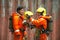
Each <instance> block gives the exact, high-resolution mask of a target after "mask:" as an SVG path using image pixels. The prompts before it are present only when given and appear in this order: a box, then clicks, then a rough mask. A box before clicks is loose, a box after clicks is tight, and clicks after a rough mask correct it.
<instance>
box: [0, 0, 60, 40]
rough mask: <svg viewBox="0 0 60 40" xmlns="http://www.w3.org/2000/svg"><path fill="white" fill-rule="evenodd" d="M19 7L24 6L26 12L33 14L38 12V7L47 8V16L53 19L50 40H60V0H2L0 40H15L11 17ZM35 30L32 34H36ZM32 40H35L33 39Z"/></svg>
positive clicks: (0, 1)
mask: <svg viewBox="0 0 60 40" xmlns="http://www.w3.org/2000/svg"><path fill="white" fill-rule="evenodd" d="M19 5H22V6H24V7H25V10H27V9H28V10H30V11H32V12H33V13H35V12H36V9H37V8H38V7H40V6H43V7H45V8H46V9H47V14H50V15H52V17H53V32H51V33H50V35H49V37H48V39H49V40H60V0H0V40H13V36H12V34H11V32H10V31H9V17H10V15H11V14H12V12H16V8H17V7H18V6H19ZM34 30H35V29H33V30H32V31H33V32H32V31H31V32H30V33H31V34H32V33H34ZM28 33H29V32H28ZM31 34H30V35H31ZM31 37H32V36H31ZM29 39H30V38H29ZM30 40H34V39H33V37H32V38H31V39H30Z"/></svg>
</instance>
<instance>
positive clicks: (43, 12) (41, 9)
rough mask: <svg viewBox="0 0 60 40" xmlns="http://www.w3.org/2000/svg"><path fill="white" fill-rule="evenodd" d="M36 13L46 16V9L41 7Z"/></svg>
mask: <svg viewBox="0 0 60 40" xmlns="http://www.w3.org/2000/svg"><path fill="white" fill-rule="evenodd" d="M37 12H39V13H40V12H41V13H42V15H43V16H46V9H45V8H43V7H40V8H38V9H37Z"/></svg>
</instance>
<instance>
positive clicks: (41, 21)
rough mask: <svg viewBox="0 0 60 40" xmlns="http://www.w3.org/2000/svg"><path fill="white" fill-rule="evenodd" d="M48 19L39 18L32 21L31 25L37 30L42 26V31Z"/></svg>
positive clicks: (44, 17)
mask: <svg viewBox="0 0 60 40" xmlns="http://www.w3.org/2000/svg"><path fill="white" fill-rule="evenodd" d="M50 18H51V16H41V17H39V18H38V19H37V20H33V21H32V24H33V25H35V26H36V27H37V28H40V27H41V25H43V27H44V29H47V20H49V19H50ZM31 19H32V18H31ZM31 19H30V20H31ZM46 19H47V20H46Z"/></svg>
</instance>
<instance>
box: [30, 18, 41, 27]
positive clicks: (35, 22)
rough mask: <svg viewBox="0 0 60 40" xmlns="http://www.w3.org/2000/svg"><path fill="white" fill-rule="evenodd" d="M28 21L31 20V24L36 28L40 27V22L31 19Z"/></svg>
mask: <svg viewBox="0 0 60 40" xmlns="http://www.w3.org/2000/svg"><path fill="white" fill-rule="evenodd" d="M30 20H31V22H32V24H33V25H35V26H36V27H38V26H39V25H40V22H41V21H40V20H35V19H32V18H31V19H30Z"/></svg>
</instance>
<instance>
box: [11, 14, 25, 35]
mask: <svg viewBox="0 0 60 40" xmlns="http://www.w3.org/2000/svg"><path fill="white" fill-rule="evenodd" d="M12 18H13V28H14V32H15V33H16V35H20V29H21V28H23V29H24V30H25V26H23V24H22V21H23V20H24V16H20V15H19V14H17V13H13V14H12Z"/></svg>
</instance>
